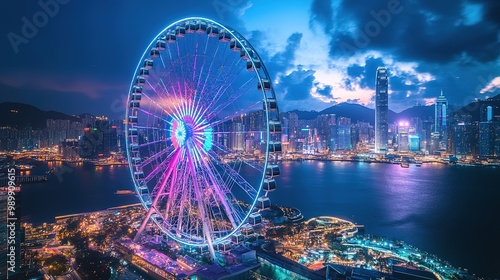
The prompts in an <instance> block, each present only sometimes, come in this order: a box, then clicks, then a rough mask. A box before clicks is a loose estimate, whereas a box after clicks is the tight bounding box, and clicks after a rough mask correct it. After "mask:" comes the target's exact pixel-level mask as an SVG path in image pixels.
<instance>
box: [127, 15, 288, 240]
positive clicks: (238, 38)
mask: <svg viewBox="0 0 500 280" xmlns="http://www.w3.org/2000/svg"><path fill="white" fill-rule="evenodd" d="M190 24H197V25H198V24H205V28H207V29H206V30H203V29H202V31H203V32H204V33H205V32H207V34H208V28H209V27H217V28H219V29H220V30H218V31H217V36H219V34H221V33H222V32H224V33H227V34H228V35H227V36H228V38H230V39H231V42H233V41H232V40H234V44H235V45H236V46H239V47H240V48H241V53H243V52H244V54H245V56H246V57H247V58H248V61H249V62H250V63H251V67H253V69H256V71H254V73H255V76H256V78H257V80H258V88H259V91H261V92H262V93H263V97H264V98H263V101H264V115H265V119H266V125H265V133H266V138H267V139H266V143H267V144H266V149H265V157H264V166H263V172H262V178H261V180H260V183H259V186H258V188H257V191H256V197H255V199H253V201H252V205H251V207H250V209H249V211H248V212H247V213H246V215H245V217H244V218H243V220H242V222H240V223H238V225H237V226H236V227H234V228H233V229H232V230H231V231H230V232H229V233H228V234H226V235H225V236H223V237H221V238H217V239H214V240H212V242H213V244H218V243H221V242H223V241H224V240H226V239H227V238H229V237H230V236H232V235H233V234H234V233H236V232H237V231H238V230H239V229H240V228H241V227H242V226H243V225H244V224H245V222H246V221H247V220H248V218H249V217H250V216H251V215H252V211H253V209H255V208H256V204H257V203H258V201H260V199H261V197H260V195H261V193H262V192H263V185H264V184H265V182H267V183H269V180H270V179H268V178H272V177H273V172H275V174H279V170H278V171H276V170H277V169H276V167H274V166H273V167H272V168H271V171H270V172H271V173H270V174H271V175H269V174H268V169H269V168H268V167H269V164H268V160H269V156H270V154H271V153H272V151H270V148H269V144H270V143H271V142H272V141H271V138H270V137H271V131H270V121H271V120H270V115H269V108H270V107H271V105H270V104H271V103H270V102H274V103H273V105H272V106H274V110H275V111H276V116H277V117H276V120H275V122H276V121H279V112H278V108H277V105H276V95H275V93H274V89H273V88H272V86H271V84H270V81H269V78H270V76H269V74H268V72H267V70H266V68H265V66H264V64H263V62H262V60H261V59H260V57H259V55H258V53H257V52H256V51H255V49H254V48H253V47H252V46H251V45H250V43H249V42H248V41H247V40H246V39H244V37H243V36H242V35H241V34H239V33H238V32H237V31H235V30H232V29H230V28H229V27H226V26H223V25H222V24H220V23H217V22H215V21H213V20H210V19H207V18H201V17H189V18H184V19H181V20H178V21H176V22H174V23H172V24H170V25H169V26H167V27H166V28H165V29H163V30H162V31H161V32H160V33H158V35H157V36H156V37H155V38H154V39H153V40H152V41H151V43H150V44H149V45H148V47H147V48H146V50H145V51H144V53H143V55H142V57H141V59H140V60H139V63H138V65H137V67H136V70H135V72H134V76H133V79H132V82H131V85H130V93H129V96H128V100H127V105H128V104H130V103H131V102H133V100H134V99H133V94H132V93H133V92H134V89H135V87H136V85H137V77H139V73H140V72H141V71H142V69H143V68H142V65H143V63H144V62H145V60H146V59H148V53H149V52H150V51H152V50H153V49H154V48H153V47H154V44H155V43H156V42H157V40H158V38H160V37H161V36H165V35H166V34H167V35H168V34H172V30H175V29H174V28H178V27H185V28H189V27H190ZM186 33H187V32H186ZM199 34H200V33H199ZM184 35H188V34H184ZM209 35H211V34H208V35H207V36H209ZM219 38H220V37H219ZM219 40H220V39H219ZM242 57H243V54H242ZM264 78H267V80H266V79H264ZM269 94H270V97H269ZM131 106H132V105H131ZM131 111H133V110H132V109H131V107H129V106H127V110H126V117H127V125H126V137H125V139H126V145H127V157H128V159H129V167H130V171H131V176H132V178H133V181H134V184H135V185H136V191H137V192H138V194H139V198H140V200H141V203H142V204H143V206H144V207H145V209H146V210H147V211H149V210H151V209H152V208H153V207H152V206H151V205H150V204H149V201H147V199H151V195H150V194H149V192H150V191H149V189H147V191H148V196H143V195H142V194H141V191H140V190H139V187H140V183H141V182H140V181H139V179H137V176H136V175H137V174H135V173H136V172H134V161H133V160H134V159H133V158H132V156H131V152H132V151H131V150H130V149H131V143H130V142H134V141H131V140H130V139H129V135H130V133H131V131H132V129H133V128H132V127H131V126H133V125H132V124H130V123H129V122H128V121H129V120H130V116H131V114H130V113H131ZM173 119H174V121H173V127H175V128H173V129H172V132H171V133H172V142H173V146H174V147H175V149H177V150H179V149H180V148H181V147H183V146H184V145H185V143H187V142H186V141H187V139H186V137H187V136H188V130H189V129H191V128H192V127H193V126H194V125H192V126H188V125H187V124H188V122H189V121H188V120H186V119H185V115H184V116H176V117H174V118H173ZM193 119H198V117H197V116H195V117H194V118H193ZM136 121H137V116H136ZM201 122H206V121H205V120H202V121H201ZM209 126H210V123H208V126H207V127H209ZM274 127H278V125H277V124H274V125H273V128H274ZM279 129H280V130H281V128H279ZM205 139H206V138H205ZM210 141H211V140H210ZM204 144H207V142H206V140H205V143H204ZM207 145H211V143H208V144H207ZM279 145H280V144H279ZM272 147H273V151H277V148H276V147H277V146H272ZM205 150H210V148H209V147H208V148H207V147H205ZM279 150H281V146H279ZM137 153H138V154H139V152H137ZM273 168H274V169H273ZM276 172H277V173H276ZM274 187H275V183H274ZM269 191H270V190H269V189H267V190H266V191H265V194H264V197H265V198H267V193H268V192H269ZM265 198H264V200H265ZM260 202H261V203H262V204H264V202H263V201H260ZM201 208H202V207H201ZM200 211H201V210H200ZM155 214H157V213H155ZM151 220H152V221H153V222H154V223H155V224H156V225H157V226H158V227H159V228H160V229H162V231H163V232H164V233H166V234H167V235H168V236H169V237H171V238H172V239H174V240H176V241H178V242H181V243H184V244H188V245H191V246H206V245H207V241H208V239H207V241H204V240H201V241H200V242H190V241H192V240H190V241H186V240H185V239H183V238H181V237H179V236H178V235H176V234H174V233H173V232H172V231H169V230H165V227H164V225H165V221H164V220H162V219H159V217H158V215H156V217H155V216H154V215H152V216H151Z"/></svg>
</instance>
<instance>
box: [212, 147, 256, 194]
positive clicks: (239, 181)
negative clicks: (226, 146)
mask: <svg viewBox="0 0 500 280" xmlns="http://www.w3.org/2000/svg"><path fill="white" fill-rule="evenodd" d="M208 154H209V156H210V158H211V159H212V160H213V161H214V162H215V163H216V164H217V165H219V166H221V167H222V168H223V169H224V172H226V173H227V175H228V177H229V178H230V179H231V180H232V181H233V182H234V183H236V185H238V186H239V187H240V188H241V189H242V190H243V191H245V192H246V193H247V195H248V196H249V197H250V198H255V197H257V195H258V194H259V191H258V190H256V189H255V188H254V187H253V186H252V185H251V184H250V183H248V182H247V181H246V180H245V179H244V178H243V177H241V175H240V174H239V173H238V172H237V171H236V170H234V169H233V168H231V166H229V165H228V164H227V163H224V162H223V161H222V160H220V159H219V157H218V156H217V155H216V154H214V153H212V152H209V153H208Z"/></svg>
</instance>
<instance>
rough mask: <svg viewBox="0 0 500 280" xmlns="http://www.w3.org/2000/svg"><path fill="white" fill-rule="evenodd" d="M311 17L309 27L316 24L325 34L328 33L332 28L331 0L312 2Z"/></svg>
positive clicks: (314, 0)
mask: <svg viewBox="0 0 500 280" xmlns="http://www.w3.org/2000/svg"><path fill="white" fill-rule="evenodd" d="M310 12H311V17H310V19H309V25H310V26H311V27H313V26H314V24H315V23H318V24H319V25H320V26H322V27H323V29H324V30H325V33H329V32H330V31H331V30H332V27H333V9H332V2H331V0H313V1H312V3H311V11H310Z"/></svg>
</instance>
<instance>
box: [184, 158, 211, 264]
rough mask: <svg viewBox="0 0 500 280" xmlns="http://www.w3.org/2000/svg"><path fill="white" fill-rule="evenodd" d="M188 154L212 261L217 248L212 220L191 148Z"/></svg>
mask: <svg viewBox="0 0 500 280" xmlns="http://www.w3.org/2000/svg"><path fill="white" fill-rule="evenodd" d="M186 155H187V160H188V162H189V165H190V167H191V168H190V169H191V176H193V177H192V178H193V185H194V193H195V196H196V199H197V200H198V205H200V207H199V210H200V215H201V220H202V223H203V234H204V235H205V238H206V239H207V243H208V251H209V252H210V258H211V260H212V261H215V250H214V246H213V244H212V234H211V230H210V228H211V227H210V223H211V221H210V220H209V219H208V216H207V213H206V209H205V206H204V205H205V204H204V203H203V198H202V197H201V192H200V187H199V186H198V181H197V180H196V169H195V166H194V162H193V158H192V156H191V153H190V151H189V148H188V149H186Z"/></svg>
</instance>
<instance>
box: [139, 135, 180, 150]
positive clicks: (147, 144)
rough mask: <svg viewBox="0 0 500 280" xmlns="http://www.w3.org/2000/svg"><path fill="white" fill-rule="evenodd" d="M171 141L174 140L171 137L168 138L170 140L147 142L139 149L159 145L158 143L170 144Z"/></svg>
mask: <svg viewBox="0 0 500 280" xmlns="http://www.w3.org/2000/svg"><path fill="white" fill-rule="evenodd" d="M171 139H172V138H171V137H168V138H165V139H160V140H156V141H151V142H146V143H143V144H140V145H139V148H142V147H146V146H149V145H154V144H158V143H163V142H168V141H170V140H171Z"/></svg>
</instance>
